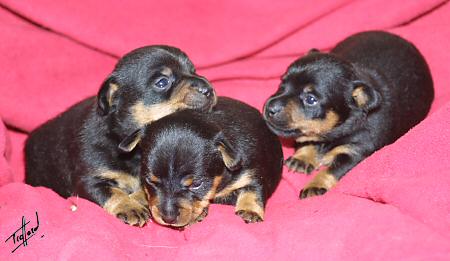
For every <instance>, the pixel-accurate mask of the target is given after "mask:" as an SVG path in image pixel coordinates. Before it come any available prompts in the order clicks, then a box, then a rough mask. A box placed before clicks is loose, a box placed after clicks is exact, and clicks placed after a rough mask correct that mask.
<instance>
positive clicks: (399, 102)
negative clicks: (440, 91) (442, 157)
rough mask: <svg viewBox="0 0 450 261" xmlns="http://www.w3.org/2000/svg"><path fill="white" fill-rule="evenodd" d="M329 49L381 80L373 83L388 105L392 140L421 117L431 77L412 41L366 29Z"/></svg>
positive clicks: (426, 108) (431, 94)
mask: <svg viewBox="0 0 450 261" xmlns="http://www.w3.org/2000/svg"><path fill="white" fill-rule="evenodd" d="M331 52H332V53H335V54H337V55H338V56H340V57H342V58H344V59H346V60H348V61H350V62H352V63H353V64H356V69H357V70H361V71H362V73H368V74H370V75H371V77H374V79H375V80H377V81H380V82H383V83H385V84H382V86H374V87H375V88H377V89H378V91H379V92H380V93H381V94H382V95H383V99H384V101H383V102H384V103H385V104H386V105H387V106H389V109H390V110H389V112H388V113H389V114H390V115H391V116H392V117H393V118H392V124H393V127H392V129H393V134H394V136H393V139H394V140H395V139H397V138H398V137H400V136H401V135H403V134H404V133H405V132H407V131H408V130H409V129H410V128H411V127H412V126H414V125H416V124H417V123H419V122H420V121H421V120H422V119H424V118H425V116H426V115H427V113H428V111H429V109H430V107H431V103H432V101H433V98H434V90H433V81H432V78H431V73H430V70H429V68H428V65H427V63H426V61H425V59H424V58H423V56H422V55H421V54H420V52H419V51H418V50H417V48H416V47H415V46H414V45H413V44H411V43H410V42H408V41H406V40H405V39H403V38H401V37H399V36H396V35H393V34H390V33H387V32H381V31H370V32H362V33H358V34H355V35H353V36H350V37H349V38H347V39H345V40H344V41H342V42H340V43H339V44H338V45H337V46H336V47H335V48H334V49H333V50H332V51H331ZM361 68H365V69H361Z"/></svg>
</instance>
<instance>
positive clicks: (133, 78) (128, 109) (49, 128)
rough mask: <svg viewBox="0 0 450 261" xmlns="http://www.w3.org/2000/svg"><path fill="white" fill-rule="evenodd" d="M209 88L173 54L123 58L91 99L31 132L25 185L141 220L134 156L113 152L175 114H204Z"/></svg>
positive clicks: (147, 52)
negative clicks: (192, 111)
mask: <svg viewBox="0 0 450 261" xmlns="http://www.w3.org/2000/svg"><path fill="white" fill-rule="evenodd" d="M215 102H216V96H215V93H214V90H213V89H212V87H211V86H210V84H209V82H208V81H207V80H206V79H205V78H203V77H201V76H199V75H197V74H196V73H195V68H194V66H193V64H192V62H191V61H190V60H189V58H188V57H187V56H186V54H184V53H183V52H182V51H180V50H179V49H177V48H174V47H169V46H148V47H143V48H139V49H136V50H134V51H132V52H130V53H129V54H127V55H125V56H124V57H123V58H122V59H121V60H120V61H119V62H118V63H117V65H116V67H115V69H114V71H113V72H112V73H111V75H110V76H109V77H108V78H107V79H106V80H105V82H104V83H103V85H102V86H101V88H100V91H99V93H98V96H97V98H96V97H91V98H88V99H86V100H84V101H82V102H80V103H78V104H76V105H74V106H73V107H71V108H70V109H68V110H67V111H66V112H64V113H62V114H61V115H59V116H58V117H56V118H54V119H52V120H50V121H48V122H47V123H45V124H43V125H42V126H41V127H39V128H38V129H36V130H34V131H33V132H32V133H31V134H30V136H29V138H28V140H27V142H26V147H25V157H26V183H28V184H30V185H33V186H45V187H49V188H51V189H53V190H54V191H56V192H57V193H58V194H59V195H61V196H63V197H69V196H73V195H78V196H80V197H83V198H86V199H88V200H91V201H93V202H95V203H97V204H99V205H100V206H102V207H103V208H104V209H105V210H106V211H107V212H109V213H111V214H112V215H115V216H117V217H118V218H120V219H122V220H123V221H124V222H126V223H128V224H131V225H140V226H142V225H143V224H145V222H146V221H147V220H148V218H149V211H148V209H147V205H148V203H147V201H146V198H145V195H144V193H143V190H142V186H141V183H140V178H139V169H138V168H139V165H140V164H139V163H140V156H139V153H138V152H134V153H128V154H126V155H125V154H122V153H120V151H119V150H118V148H117V147H118V145H119V143H120V141H122V140H123V139H124V138H125V137H126V136H127V135H128V134H129V133H130V132H133V131H135V130H137V129H140V128H142V127H143V126H144V125H146V124H149V123H151V122H153V121H156V120H158V119H159V118H162V117H164V116H166V115H168V114H171V113H174V112H176V111H179V110H183V109H197V110H203V111H209V110H210V109H211V108H212V107H213V106H214V104H215Z"/></svg>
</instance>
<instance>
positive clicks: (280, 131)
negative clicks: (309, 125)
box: [266, 120, 302, 139]
mask: <svg viewBox="0 0 450 261" xmlns="http://www.w3.org/2000/svg"><path fill="white" fill-rule="evenodd" d="M266 125H267V127H269V129H270V130H271V131H272V132H273V133H275V134H276V135H277V136H280V137H283V138H292V139H293V138H298V137H300V136H301V135H302V132H301V131H300V130H298V129H287V128H281V127H279V126H276V125H274V124H273V123H271V122H270V121H268V120H266Z"/></svg>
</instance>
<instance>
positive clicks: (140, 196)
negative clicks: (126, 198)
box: [130, 189, 148, 206]
mask: <svg viewBox="0 0 450 261" xmlns="http://www.w3.org/2000/svg"><path fill="white" fill-rule="evenodd" d="M130 198H131V199H134V200H136V201H137V202H139V203H140V204H142V205H143V206H148V200H147V195H146V194H145V191H144V190H143V189H140V190H138V191H136V192H134V193H132V194H130Z"/></svg>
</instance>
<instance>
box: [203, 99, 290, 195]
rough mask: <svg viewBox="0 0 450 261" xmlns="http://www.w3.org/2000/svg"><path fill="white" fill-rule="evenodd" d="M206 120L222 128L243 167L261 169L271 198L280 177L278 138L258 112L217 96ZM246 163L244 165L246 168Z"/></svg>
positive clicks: (280, 162) (279, 146) (280, 153)
mask: <svg viewBox="0 0 450 261" xmlns="http://www.w3.org/2000/svg"><path fill="white" fill-rule="evenodd" d="M207 117H208V119H209V120H210V121H212V122H214V123H216V124H217V125H218V126H220V128H221V129H222V131H223V133H224V134H225V136H226V137H227V139H228V140H229V141H230V143H232V144H236V145H237V146H236V149H237V150H238V152H239V154H240V155H243V157H244V166H243V167H244V168H246V169H255V168H256V169H260V170H262V171H263V173H261V175H263V176H267V178H268V179H269V180H268V181H269V182H268V183H267V189H268V191H267V193H268V195H271V194H272V193H273V191H274V190H275V188H276V185H277V184H278V182H279V179H280V178H281V168H282V163H283V162H282V160H283V152H282V150H281V143H280V141H279V139H278V137H277V136H276V135H275V134H273V133H272V132H271V131H270V130H269V129H268V127H267V125H266V123H265V121H264V119H263V118H262V116H261V113H260V112H259V111H258V110H257V109H255V108H253V107H251V106H249V105H247V104H245V103H243V102H240V101H237V100H234V99H231V98H226V97H220V98H219V99H218V102H217V105H216V106H215V107H214V110H213V112H212V113H211V114H208V115H207ZM245 164H247V165H245Z"/></svg>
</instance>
